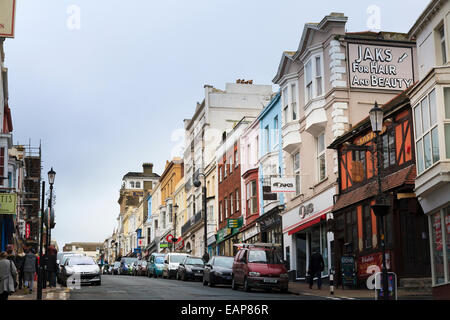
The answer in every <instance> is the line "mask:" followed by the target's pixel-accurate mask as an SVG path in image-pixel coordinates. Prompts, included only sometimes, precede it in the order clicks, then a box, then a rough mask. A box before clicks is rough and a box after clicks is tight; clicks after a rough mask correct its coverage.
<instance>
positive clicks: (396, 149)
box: [330, 92, 430, 284]
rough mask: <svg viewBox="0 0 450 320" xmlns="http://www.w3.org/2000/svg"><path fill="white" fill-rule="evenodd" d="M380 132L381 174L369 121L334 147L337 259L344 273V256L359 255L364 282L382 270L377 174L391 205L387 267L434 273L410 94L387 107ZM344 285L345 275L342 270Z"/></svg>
mask: <svg viewBox="0 0 450 320" xmlns="http://www.w3.org/2000/svg"><path fill="white" fill-rule="evenodd" d="M383 110H384V123H383V128H382V131H381V133H380V139H381V145H382V147H381V148H380V149H379V150H381V151H382V154H381V161H382V164H381V170H380V172H378V169H377V168H378V165H377V150H376V140H375V134H374V133H373V132H372V129H371V126H370V122H369V120H368V119H366V120H363V121H362V122H360V123H359V124H357V125H356V126H354V127H353V128H352V130H351V131H348V132H347V133H346V134H344V135H343V136H342V137H340V138H338V139H336V140H335V141H334V142H333V144H332V145H331V146H330V148H332V149H336V150H337V153H338V165H339V179H338V189H339V191H338V194H337V195H336V197H335V204H334V206H333V209H332V211H333V216H334V219H333V220H332V223H330V229H331V230H333V232H334V244H333V247H334V261H333V264H334V266H335V268H336V269H337V270H339V271H340V270H341V268H342V264H341V259H342V257H343V256H353V257H354V258H355V262H356V278H357V280H358V283H360V284H364V283H365V281H364V280H365V279H366V278H367V277H368V276H370V275H371V274H372V272H373V270H377V268H379V270H381V267H382V249H381V246H380V244H381V234H380V229H381V228H380V221H379V219H378V218H377V217H376V216H375V215H374V212H373V211H372V209H371V207H370V206H371V205H372V204H374V203H375V197H376V195H377V193H378V184H377V175H378V174H380V175H381V176H382V191H383V193H384V194H385V196H387V199H388V202H389V204H390V207H389V213H388V214H387V216H386V217H385V219H384V224H385V226H384V227H385V244H386V252H387V268H388V270H390V271H393V272H395V273H396V274H397V276H398V277H399V278H417V277H428V276H429V275H430V268H429V263H430V258H429V244H428V239H427V230H428V226H427V220H426V218H425V217H424V215H423V211H422V208H421V206H420V204H419V202H418V200H417V197H416V196H415V194H414V179H415V177H416V164H415V156H414V140H413V139H414V136H413V124H412V110H411V106H410V103H409V99H408V98H407V96H406V93H405V92H402V93H401V94H399V95H398V96H397V97H395V98H394V99H392V100H391V101H389V102H388V103H386V104H385V105H384V106H383ZM336 274H337V275H338V281H340V280H341V277H340V275H341V272H336Z"/></svg>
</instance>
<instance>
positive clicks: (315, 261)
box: [308, 250, 325, 290]
mask: <svg viewBox="0 0 450 320" xmlns="http://www.w3.org/2000/svg"><path fill="white" fill-rule="evenodd" d="M324 267H325V263H324V261H323V257H322V255H321V254H320V252H319V250H316V251H314V253H313V254H312V255H311V258H310V259H309V271H308V273H309V288H310V289H312V286H313V282H314V277H317V288H318V289H319V290H320V289H321V287H322V271H323V269H324Z"/></svg>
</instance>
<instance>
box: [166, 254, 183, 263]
mask: <svg viewBox="0 0 450 320" xmlns="http://www.w3.org/2000/svg"><path fill="white" fill-rule="evenodd" d="M184 258H186V256H182V255H173V256H169V262H171V263H180V262H181V261H183V259H184Z"/></svg>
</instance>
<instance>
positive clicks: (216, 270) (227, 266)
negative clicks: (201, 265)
mask: <svg viewBox="0 0 450 320" xmlns="http://www.w3.org/2000/svg"><path fill="white" fill-rule="evenodd" d="M233 261H234V258H233V257H226V256H213V257H212V258H211V259H210V260H209V261H208V262H207V263H206V264H205V270H204V271H203V285H205V286H206V285H208V284H209V286H210V287H214V285H216V284H231V275H232V273H233Z"/></svg>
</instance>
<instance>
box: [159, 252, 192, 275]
mask: <svg viewBox="0 0 450 320" xmlns="http://www.w3.org/2000/svg"><path fill="white" fill-rule="evenodd" d="M187 256H189V254H187V253H177V252H171V253H167V254H166V255H165V257H164V267H163V271H162V277H163V278H164V279H171V278H172V277H173V278H175V277H176V275H177V270H178V265H179V264H180V263H181V262H182V261H183V259H184V258H185V257H187Z"/></svg>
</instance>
